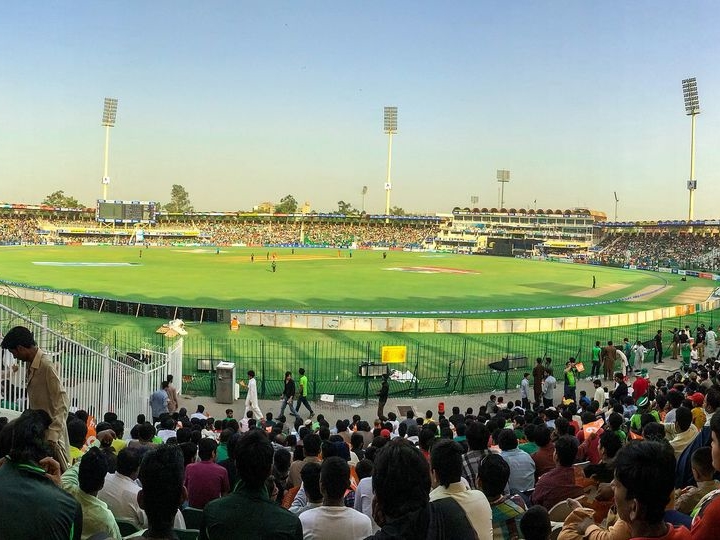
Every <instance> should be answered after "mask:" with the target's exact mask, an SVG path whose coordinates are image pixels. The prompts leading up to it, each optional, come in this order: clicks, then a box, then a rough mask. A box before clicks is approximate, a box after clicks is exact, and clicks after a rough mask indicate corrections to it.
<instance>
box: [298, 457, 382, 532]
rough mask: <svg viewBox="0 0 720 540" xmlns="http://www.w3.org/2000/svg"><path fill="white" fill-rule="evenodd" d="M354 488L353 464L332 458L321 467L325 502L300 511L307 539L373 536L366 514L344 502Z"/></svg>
mask: <svg viewBox="0 0 720 540" xmlns="http://www.w3.org/2000/svg"><path fill="white" fill-rule="evenodd" d="M349 487H350V466H349V465H348V463H347V461H345V460H344V459H343V458H341V457H337V456H333V457H329V458H327V459H326V460H324V461H323V462H322V466H321V469H320V491H321V492H322V496H323V504H322V506H320V507H318V508H312V509H310V510H306V511H305V512H303V513H301V514H300V516H299V517H300V521H301V522H302V530H303V539H304V540H323V539H327V540H362V539H364V538H367V537H368V536H370V535H372V533H373V532H372V522H371V521H370V518H369V517H367V516H366V515H365V514H362V513H360V512H358V511H357V510H355V509H353V508H348V507H347V506H345V505H344V504H343V497H344V495H345V492H346V491H347V489H348V488H349Z"/></svg>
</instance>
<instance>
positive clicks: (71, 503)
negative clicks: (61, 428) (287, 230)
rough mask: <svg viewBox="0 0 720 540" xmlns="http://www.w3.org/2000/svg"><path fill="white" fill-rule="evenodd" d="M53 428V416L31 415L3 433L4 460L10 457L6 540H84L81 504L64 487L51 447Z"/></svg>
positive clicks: (5, 479)
mask: <svg viewBox="0 0 720 540" xmlns="http://www.w3.org/2000/svg"><path fill="white" fill-rule="evenodd" d="M51 422H52V420H51V418H50V415H49V414H48V413H47V411H44V410H37V409H28V410H26V411H25V412H23V413H22V414H21V415H20V417H19V418H17V419H16V420H13V421H12V422H10V423H8V424H7V425H5V427H3V429H2V432H0V455H2V456H7V457H6V458H5V463H4V464H3V466H2V467H0V500H2V511H0V536H2V537H3V538H22V539H24V540H46V539H49V538H67V539H70V540H80V535H81V533H82V518H83V516H82V510H81V509H80V504H78V502H77V501H76V500H75V499H74V498H73V497H72V496H71V495H70V494H69V493H67V492H65V491H63V490H62V489H61V488H60V487H59V484H60V467H59V464H58V463H57V462H56V461H55V460H54V459H52V458H51V457H49V456H50V453H51V452H50V451H51V449H50V448H49V447H48V446H47V445H46V444H45V437H46V434H45V432H46V431H47V430H48V429H49V428H50V425H51ZM40 510H41V511H40ZM28 519H32V526H29V523H28Z"/></svg>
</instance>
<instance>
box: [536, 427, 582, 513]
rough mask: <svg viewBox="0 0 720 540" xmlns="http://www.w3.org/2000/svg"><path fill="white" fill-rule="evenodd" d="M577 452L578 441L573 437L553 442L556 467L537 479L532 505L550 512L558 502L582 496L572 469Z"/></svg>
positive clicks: (565, 437)
mask: <svg viewBox="0 0 720 540" xmlns="http://www.w3.org/2000/svg"><path fill="white" fill-rule="evenodd" d="M577 451H578V441H577V439H576V438H575V437H572V436H570V435H563V436H562V437H560V438H559V439H558V440H557V441H555V464H556V466H555V468H554V469H552V470H551V471H548V472H547V473H545V474H543V475H542V476H541V477H540V478H539V479H538V481H537V484H536V485H535V491H533V493H532V502H533V504H539V505H541V506H544V507H545V508H547V509H548V510H550V509H551V508H552V507H553V506H555V504H557V503H559V502H560V501H563V500H565V499H568V498H573V497H579V496H580V495H582V493H583V489H582V487H580V486H578V485H577V484H576V483H575V471H574V469H573V463H574V462H575V456H577Z"/></svg>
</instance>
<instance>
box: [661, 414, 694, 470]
mask: <svg viewBox="0 0 720 540" xmlns="http://www.w3.org/2000/svg"><path fill="white" fill-rule="evenodd" d="M666 418H667V417H666ZM664 426H665V437H666V438H667V439H668V441H669V442H670V446H672V447H673V450H674V451H675V459H678V458H679V457H680V454H682V453H683V450H685V448H687V446H688V445H689V444H690V443H691V442H693V439H695V437H697V434H698V433H699V432H698V428H696V427H695V425H694V424H693V423H692V411H691V410H690V409H688V408H687V407H678V408H677V409H675V421H674V422H673V423H672V424H668V423H665V424H664Z"/></svg>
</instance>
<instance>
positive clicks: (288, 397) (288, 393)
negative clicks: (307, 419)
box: [278, 371, 298, 416]
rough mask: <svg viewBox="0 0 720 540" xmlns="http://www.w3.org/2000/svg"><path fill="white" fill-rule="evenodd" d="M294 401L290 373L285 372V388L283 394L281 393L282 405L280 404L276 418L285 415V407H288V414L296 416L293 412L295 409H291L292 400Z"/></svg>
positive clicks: (293, 383)
mask: <svg viewBox="0 0 720 540" xmlns="http://www.w3.org/2000/svg"><path fill="white" fill-rule="evenodd" d="M294 399H295V381H294V380H293V378H292V373H291V372H290V371H286V372H285V386H284V387H283V393H282V403H281V404H280V414H279V415H278V416H283V415H284V414H285V407H286V406H288V405H290V414H292V415H293V416H298V413H297V412H296V411H295V407H293V400H294Z"/></svg>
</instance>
